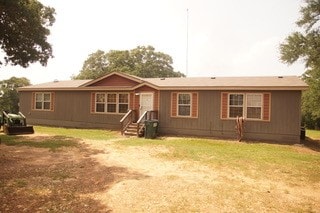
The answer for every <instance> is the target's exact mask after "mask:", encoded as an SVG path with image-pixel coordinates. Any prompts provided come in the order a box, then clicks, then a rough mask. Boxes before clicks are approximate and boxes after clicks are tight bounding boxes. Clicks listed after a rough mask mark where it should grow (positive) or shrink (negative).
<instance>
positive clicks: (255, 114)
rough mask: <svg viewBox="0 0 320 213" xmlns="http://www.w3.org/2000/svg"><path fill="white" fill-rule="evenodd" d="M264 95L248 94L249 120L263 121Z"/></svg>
mask: <svg viewBox="0 0 320 213" xmlns="http://www.w3.org/2000/svg"><path fill="white" fill-rule="evenodd" d="M261 111H262V94H247V118H252V119H261Z"/></svg>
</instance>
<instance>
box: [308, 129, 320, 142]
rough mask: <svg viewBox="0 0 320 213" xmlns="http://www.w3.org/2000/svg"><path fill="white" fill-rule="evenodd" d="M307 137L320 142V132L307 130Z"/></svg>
mask: <svg viewBox="0 0 320 213" xmlns="http://www.w3.org/2000/svg"><path fill="white" fill-rule="evenodd" d="M306 135H307V137H309V138H311V139H314V140H320V130H311V129H307V132H306Z"/></svg>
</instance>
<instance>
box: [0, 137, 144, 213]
mask: <svg viewBox="0 0 320 213" xmlns="http://www.w3.org/2000/svg"><path fill="white" fill-rule="evenodd" d="M0 137H1V139H2V146H0V168H1V173H0V200H1V201H2V203H1V205H0V212H22V211H26V212H47V211H49V212H111V211H112V209H111V208H110V207H108V200H104V201H102V200H99V199H97V197H96V196H98V197H99V195H100V194H105V193H106V191H107V190H109V189H110V188H111V187H112V186H113V185H114V184H116V183H119V182H121V181H124V180H128V179H136V180H139V179H145V178H148V176H146V175H144V174H141V173H137V172H133V171H129V170H128V169H127V168H125V167H118V166H112V165H110V166H109V165H105V164H101V163H100V162H98V161H97V160H96V159H95V158H94V157H93V156H94V155H95V154H97V153H101V152H102V151H101V150H96V149H92V148H89V147H88V146H87V145H85V144H82V143H79V140H78V139H74V138H70V137H64V136H37V137H27V136H6V135H1V136H0ZM30 147H31V148H32V149H30ZM62 147H66V148H67V147H70V148H72V149H60V150H59V151H57V152H55V151H54V150H57V149H59V148H62ZM40 148H41V149H40ZM42 148H47V149H42Z"/></svg>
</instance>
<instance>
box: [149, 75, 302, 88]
mask: <svg viewBox="0 0 320 213" xmlns="http://www.w3.org/2000/svg"><path fill="white" fill-rule="evenodd" d="M145 80H146V81H147V82H149V83H151V84H154V85H157V86H159V87H161V88H174V87H208V88H209V87H212V88H215V87H217V88H222V87H226V88H233V87H266V88H268V87H306V86H307V85H306V83H305V82H304V81H302V80H301V79H300V78H299V77H297V76H281V77H278V76H264V77H189V78H150V79H145Z"/></svg>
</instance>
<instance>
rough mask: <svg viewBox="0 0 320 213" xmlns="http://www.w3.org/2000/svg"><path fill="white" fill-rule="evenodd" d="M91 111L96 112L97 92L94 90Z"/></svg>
mask: <svg viewBox="0 0 320 213" xmlns="http://www.w3.org/2000/svg"><path fill="white" fill-rule="evenodd" d="M90 103H91V104H90V109H91V110H90V111H91V113H95V112H96V93H95V92H92V93H91V100H90Z"/></svg>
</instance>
